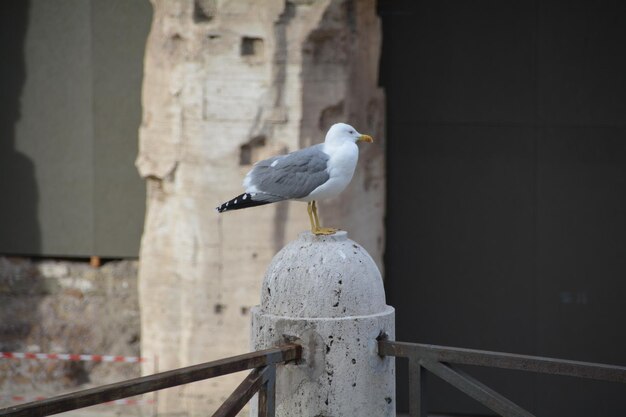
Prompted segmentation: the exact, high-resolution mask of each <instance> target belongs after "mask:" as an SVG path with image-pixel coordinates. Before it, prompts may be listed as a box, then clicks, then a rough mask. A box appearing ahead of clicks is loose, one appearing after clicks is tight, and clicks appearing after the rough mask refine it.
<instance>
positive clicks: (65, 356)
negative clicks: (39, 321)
mask: <svg viewBox="0 0 626 417" xmlns="http://www.w3.org/2000/svg"><path fill="white" fill-rule="evenodd" d="M0 358H8V359H58V360H61V361H88V362H125V363H137V362H145V361H146V358H142V357H138V356H113V355H81V354H74V353H31V352H0Z"/></svg>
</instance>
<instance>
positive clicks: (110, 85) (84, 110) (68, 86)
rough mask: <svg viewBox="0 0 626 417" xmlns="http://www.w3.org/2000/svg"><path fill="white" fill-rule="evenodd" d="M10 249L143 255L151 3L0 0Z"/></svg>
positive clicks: (0, 116) (4, 232) (4, 242)
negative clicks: (143, 122) (143, 137)
mask: <svg viewBox="0 0 626 417" xmlns="http://www.w3.org/2000/svg"><path fill="white" fill-rule="evenodd" d="M0 7H1V8H2V12H1V17H0V19H1V20H2V28H0V31H2V36H0V54H1V55H2V63H3V64H2V66H1V67H0V83H1V85H2V92H3V93H2V97H1V98H0V106H1V107H0V108H1V109H2V111H0V126H1V127H2V133H1V135H2V136H1V137H0V149H1V150H2V152H0V195H2V196H3V204H2V205H0V253H5V254H21V255H45V256H65V257H77V256H101V257H117V258H119V257H136V256H137V254H138V252H139V239H140V236H141V231H142V227H143V218H144V211H145V191H144V185H143V182H142V180H141V178H140V177H139V175H137V172H136V170H135V168H134V166H133V161H134V159H135V158H136V155H137V146H138V144H137V129H138V127H139V123H140V118H141V107H140V88H141V80H142V75H143V51H144V47H145V39H146V36H147V33H148V29H149V26H150V18H151V8H150V5H149V4H148V3H147V2H145V1H141V0H131V1H122V0H113V1H105V0H93V1H91V0H89V1H87V0H55V1H45V0H30V1H7V2H2V5H1V6H0Z"/></svg>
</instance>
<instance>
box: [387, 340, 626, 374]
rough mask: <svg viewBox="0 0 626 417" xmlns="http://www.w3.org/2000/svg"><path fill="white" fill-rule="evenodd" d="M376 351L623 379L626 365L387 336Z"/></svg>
mask: <svg viewBox="0 0 626 417" xmlns="http://www.w3.org/2000/svg"><path fill="white" fill-rule="evenodd" d="M378 354H379V355H383V356H398V357H406V358H408V357H411V358H417V359H427V360H435V361H440V362H446V363H455V364H459V365H476V366H487V367H493V368H503V369H515V370H519V371H529V372H537V373H542V374H552V375H565V376H573V377H578V378H588V379H597V380H600V381H611V382H622V383H626V367H624V366H617V365H606V364H602V363H591V362H579V361H571V360H564V359H554V358H545V357H541V356H528V355H518V354H515V353H503V352H490V351H486V350H474V349H463V348H452V347H445V346H436V345H425V344H420V343H406V342H395V341H390V340H380V341H379V342H378Z"/></svg>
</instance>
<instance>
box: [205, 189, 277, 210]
mask: <svg viewBox="0 0 626 417" xmlns="http://www.w3.org/2000/svg"><path fill="white" fill-rule="evenodd" d="M269 203H271V201H255V200H254V195H252V194H250V193H243V194H240V195H238V196H237V197H235V198H233V199H232V200H228V201H227V202H225V203H224V204H222V205H220V206H217V207H215V211H217V212H218V213H223V212H225V211H229V210H240V209H244V208H248V207H256V206H262V205H264V204H269Z"/></svg>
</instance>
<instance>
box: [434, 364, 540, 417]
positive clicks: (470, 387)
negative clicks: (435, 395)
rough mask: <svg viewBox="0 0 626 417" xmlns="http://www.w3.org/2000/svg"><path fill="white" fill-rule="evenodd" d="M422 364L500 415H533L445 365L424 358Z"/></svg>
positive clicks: (512, 416)
mask: <svg viewBox="0 0 626 417" xmlns="http://www.w3.org/2000/svg"><path fill="white" fill-rule="evenodd" d="M422 366H423V367H424V368H426V369H428V370H429V371H430V372H432V373H433V374H435V375H437V376H438V377H439V378H441V379H443V380H444V381H446V382H447V383H449V384H450V385H452V386H453V387H455V388H457V389H458V390H460V391H461V392H463V393H465V394H467V395H469V396H470V397H472V398H473V399H475V400H476V401H478V402H480V403H481V404H482V405H484V406H485V407H487V408H489V409H490V410H492V411H495V412H496V413H498V415H500V416H503V417H535V416H534V415H533V414H531V413H529V412H528V411H526V410H524V409H523V408H521V407H520V406H519V405H517V404H515V403H514V402H513V401H511V400H509V399H508V398H506V397H505V396H503V395H502V394H499V393H497V392H496V391H494V390H493V389H491V388H489V387H488V386H486V385H484V384H483V383H481V382H480V381H477V380H476V379H474V378H472V377H471V376H469V375H465V374H464V373H462V372H460V371H458V370H455V369H452V368H450V367H449V366H447V365H444V364H442V363H440V362H437V361H434V360H424V361H422Z"/></svg>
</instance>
